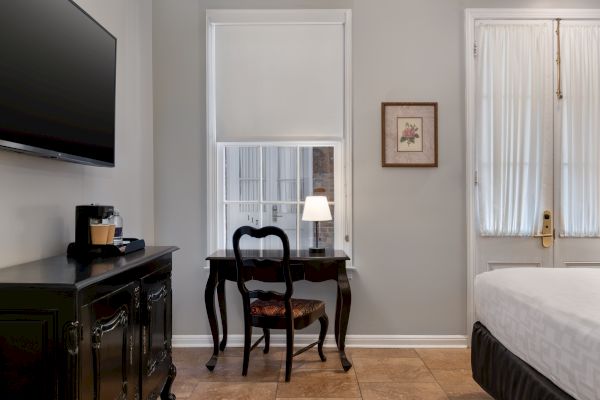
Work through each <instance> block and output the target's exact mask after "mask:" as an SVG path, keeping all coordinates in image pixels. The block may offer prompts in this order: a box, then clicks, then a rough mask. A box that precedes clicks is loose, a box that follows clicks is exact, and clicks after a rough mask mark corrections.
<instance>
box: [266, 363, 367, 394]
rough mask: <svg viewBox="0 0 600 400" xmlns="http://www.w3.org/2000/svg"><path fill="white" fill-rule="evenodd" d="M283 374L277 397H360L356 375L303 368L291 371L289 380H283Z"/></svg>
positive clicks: (280, 378) (280, 377)
mask: <svg viewBox="0 0 600 400" xmlns="http://www.w3.org/2000/svg"><path fill="white" fill-rule="evenodd" d="M284 380H285V374H283V373H282V374H281V375H280V376H279V385H277V397H278V398H297V397H303V398H306V397H309V398H310V397H313V398H314V397H317V398H328V399H330V398H360V391H359V388H358V382H357V381H356V375H355V374H354V373H353V372H352V370H350V371H349V372H343V371H333V370H308V369H307V370H304V369H299V370H297V371H293V372H292V379H291V381H290V382H284Z"/></svg>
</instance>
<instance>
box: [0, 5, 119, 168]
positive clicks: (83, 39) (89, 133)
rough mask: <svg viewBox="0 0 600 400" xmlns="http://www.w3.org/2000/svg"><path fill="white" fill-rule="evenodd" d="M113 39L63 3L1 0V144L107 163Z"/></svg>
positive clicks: (111, 141) (111, 145)
mask: <svg viewBox="0 0 600 400" xmlns="http://www.w3.org/2000/svg"><path fill="white" fill-rule="evenodd" d="M116 50H117V40H116V38H115V37H114V36H113V35H111V34H110V33H109V32H108V31H107V30H106V29H104V28H103V27H102V26H101V25H100V24H99V23H98V22H96V21H95V20H94V19H93V18H91V17H90V16H89V15H88V14H87V13H85V12H84V11H83V10H82V9H81V8H79V7H78V6H77V5H76V4H75V3H74V2H72V1H69V0H1V1H0V148H4V149H9V150H15V151H19V152H25V153H30V154H34V155H40V156H44V157H51V158H57V159H61V160H66V161H72V162H78V163H83V164H91V165H99V166H114V163H115V83H116Z"/></svg>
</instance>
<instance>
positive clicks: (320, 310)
mask: <svg viewBox="0 0 600 400" xmlns="http://www.w3.org/2000/svg"><path fill="white" fill-rule="evenodd" d="M244 235H249V236H251V237H253V238H264V237H267V236H271V235H273V236H277V237H279V239H281V242H282V244H283V258H282V259H266V258H248V257H246V258H245V257H242V254H241V251H240V239H241V238H242V236H244ZM233 250H234V253H235V261H236V265H237V285H238V289H239V290H240V293H241V295H242V300H243V305H244V328H245V329H244V364H243V368H242V375H244V376H246V374H247V373H248V363H249V361H250V352H251V351H252V350H254V349H255V348H256V346H258V344H259V343H260V342H261V341H262V340H263V338H264V339H265V348H264V353H268V352H269V342H270V329H285V334H286V355H285V381H286V382H289V381H290V377H291V374H292V358H293V357H295V356H297V355H298V354H301V353H304V352H305V351H306V350H308V349H310V348H312V347H314V346H315V345H317V344H318V350H319V356H320V357H321V361H325V360H326V358H325V354H323V342H324V341H325V335H326V333H327V327H328V325H329V320H328V318H327V314H325V303H323V302H322V301H319V300H304V299H292V294H293V292H294V285H293V281H292V274H291V271H290V244H289V242H288V238H287V235H286V234H285V232H283V231H282V230H281V229H280V228H277V227H274V226H267V227H264V228H261V229H255V228H252V227H250V226H243V227H241V228H239V229H237V230H236V231H235V233H234V234H233ZM246 279H248V280H251V279H252V280H258V281H262V282H281V281H283V282H285V293H279V292H275V291H263V290H250V291H249V290H248V289H247V288H246ZM251 299H256V300H255V301H254V302H250V301H251ZM317 319H318V320H319V322H320V324H321V331H320V333H319V340H318V341H316V342H314V343H312V344H310V345H308V346H306V347H304V348H303V349H301V350H298V351H297V352H296V353H294V330H296V329H303V328H305V327H307V326H309V325H310V324H312V323H313V322H314V321H316V320H317ZM254 326H255V327H258V328H262V329H263V336H261V337H260V338H259V339H258V340H257V341H256V343H254V344H253V345H252V346H250V344H251V338H252V327H254Z"/></svg>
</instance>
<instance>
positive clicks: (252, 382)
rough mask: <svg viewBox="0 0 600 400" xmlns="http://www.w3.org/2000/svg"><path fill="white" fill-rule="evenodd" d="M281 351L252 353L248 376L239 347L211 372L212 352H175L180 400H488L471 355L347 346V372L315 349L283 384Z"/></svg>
mask: <svg viewBox="0 0 600 400" xmlns="http://www.w3.org/2000/svg"><path fill="white" fill-rule="evenodd" d="M283 350H284V349H283V348H271V351H270V352H269V354H266V355H265V354H263V353H262V351H261V350H260V349H256V350H255V351H253V352H252V353H251V358H250V367H249V370H248V376H247V377H243V376H242V357H241V356H242V349H240V348H232V349H227V350H226V351H225V353H221V354H222V355H221V357H220V359H219V362H218V363H217V367H216V368H215V370H214V371H213V372H209V371H208V370H207V369H206V367H205V366H204V363H205V362H206V361H207V360H208V359H209V358H210V354H211V353H212V350H211V349H205V348H201V349H199V348H176V349H173V357H174V361H175V365H176V366H177V378H176V379H175V383H174V384H173V392H174V393H175V395H176V396H177V399H178V400H201V399H211V400H221V399H245V400H255V399H256V400H275V399H303V400H317V399H336V400H344V399H364V400H382V399H402V400H489V399H491V397H490V396H488V395H487V394H485V393H484V392H483V391H482V390H481V389H480V388H479V386H478V385H477V384H476V383H475V382H474V381H473V379H472V378H471V371H470V352H469V350H468V349H416V350H413V349H362V348H348V349H347V351H346V353H347V354H348V356H349V358H350V359H351V360H352V363H353V365H354V367H353V368H352V369H350V371H348V372H347V373H344V371H343V370H342V368H341V366H340V362H339V358H338V357H337V353H336V352H334V350H333V349H327V350H328V351H327V352H326V355H327V361H326V362H321V361H320V359H319V356H318V354H317V352H316V350H310V351H308V352H306V353H303V354H301V355H300V356H298V357H296V358H294V369H293V371H292V380H291V382H288V383H286V382H284V375H285V362H284V353H283Z"/></svg>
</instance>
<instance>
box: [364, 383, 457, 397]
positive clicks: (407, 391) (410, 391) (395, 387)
mask: <svg viewBox="0 0 600 400" xmlns="http://www.w3.org/2000/svg"><path fill="white" fill-rule="evenodd" d="M360 391H361V393H362V398H363V400H391V399H395V400H447V399H448V397H447V396H446V394H445V393H444V391H443V390H442V388H440V386H439V385H438V384H437V383H362V382H361V383H360Z"/></svg>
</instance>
